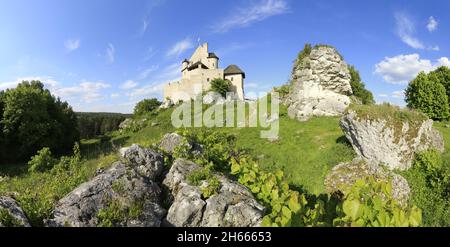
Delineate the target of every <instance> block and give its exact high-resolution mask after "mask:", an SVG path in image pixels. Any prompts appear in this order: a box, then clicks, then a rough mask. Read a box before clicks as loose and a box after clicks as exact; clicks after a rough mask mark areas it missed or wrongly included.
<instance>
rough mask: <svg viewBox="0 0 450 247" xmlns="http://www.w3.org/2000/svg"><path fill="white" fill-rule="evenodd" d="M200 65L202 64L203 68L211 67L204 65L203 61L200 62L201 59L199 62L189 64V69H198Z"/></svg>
mask: <svg viewBox="0 0 450 247" xmlns="http://www.w3.org/2000/svg"><path fill="white" fill-rule="evenodd" d="M199 65H200V66H201V67H202V68H203V69H209V68H208V66H206V65H204V64H203V63H202V62H200V61H198V62H196V63H194V64H192V65H191V66H189V67H188V68H187V69H188V70H194V69H197V68H198V66H199Z"/></svg>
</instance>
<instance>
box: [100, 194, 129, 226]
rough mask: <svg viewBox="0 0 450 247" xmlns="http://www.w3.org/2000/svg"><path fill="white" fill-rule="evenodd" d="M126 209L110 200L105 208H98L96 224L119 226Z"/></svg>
mask: <svg viewBox="0 0 450 247" xmlns="http://www.w3.org/2000/svg"><path fill="white" fill-rule="evenodd" d="M127 213H128V212H127V210H126V209H125V208H124V207H123V205H122V204H121V203H120V202H119V201H117V200H112V201H111V202H110V203H109V205H108V206H107V207H106V208H102V209H100V211H99V212H98V214H97V221H98V223H97V226H99V227H119V226H120V224H121V223H122V222H123V221H124V220H125V219H126V217H127Z"/></svg>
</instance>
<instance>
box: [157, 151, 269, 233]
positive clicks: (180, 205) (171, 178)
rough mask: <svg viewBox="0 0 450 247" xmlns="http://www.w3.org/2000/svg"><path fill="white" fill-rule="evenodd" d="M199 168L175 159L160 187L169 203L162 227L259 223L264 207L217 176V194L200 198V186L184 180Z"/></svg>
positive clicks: (235, 186) (249, 193) (246, 193)
mask: <svg viewBox="0 0 450 247" xmlns="http://www.w3.org/2000/svg"><path fill="white" fill-rule="evenodd" d="M198 169H201V167H200V166H198V165H196V164H195V163H192V162H189V161H186V160H182V159H178V160H176V161H175V162H174V164H173V165H172V168H171V169H170V171H169V173H168V174H167V177H166V179H165V180H164V182H163V184H164V185H165V186H166V187H167V188H168V189H169V190H170V195H169V197H170V198H171V201H173V203H172V206H171V207H170V209H169V211H168V213H167V218H166V224H167V225H168V226H177V227H218V226H229V227H253V226H259V225H260V224H261V221H262V218H263V216H264V211H265V209H264V207H263V206H262V205H260V204H259V203H258V202H257V201H256V200H255V199H254V198H253V196H252V193H251V192H250V191H249V190H248V189H247V188H246V187H244V186H242V185H240V184H238V183H235V182H233V181H231V180H229V179H227V178H225V177H224V176H220V175H217V178H218V179H219V181H220V189H219V191H218V192H217V193H216V194H214V195H212V196H211V197H209V198H208V199H205V198H203V196H202V190H201V188H202V186H208V184H207V183H206V182H205V183H203V184H202V185H201V186H193V185H190V184H189V182H188V181H187V177H188V176H189V174H190V173H192V172H193V171H195V170H198Z"/></svg>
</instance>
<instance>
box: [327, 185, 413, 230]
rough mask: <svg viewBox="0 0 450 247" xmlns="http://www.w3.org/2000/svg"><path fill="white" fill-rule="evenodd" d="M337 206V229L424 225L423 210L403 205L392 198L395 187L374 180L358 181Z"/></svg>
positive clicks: (335, 221) (335, 222)
mask: <svg viewBox="0 0 450 247" xmlns="http://www.w3.org/2000/svg"><path fill="white" fill-rule="evenodd" d="M344 194H345V197H344V200H343V202H342V203H341V204H339V205H338V209H337V212H339V213H340V215H339V217H338V218H336V219H335V220H334V222H333V224H334V225H335V226H356V227H408V226H413V227H417V226H420V225H421V224H422V211H421V210H420V209H419V208H417V207H416V206H411V207H408V206H401V205H400V204H399V203H398V202H397V201H395V200H394V199H392V185H391V183H386V182H376V181H375V179H374V178H373V177H368V178H367V179H359V180H357V181H356V182H355V184H354V185H353V186H352V187H351V189H349V191H345V192H344Z"/></svg>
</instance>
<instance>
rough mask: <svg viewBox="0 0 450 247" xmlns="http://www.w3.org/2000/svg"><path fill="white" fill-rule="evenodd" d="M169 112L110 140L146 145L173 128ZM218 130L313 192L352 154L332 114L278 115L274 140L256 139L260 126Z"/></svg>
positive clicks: (262, 161) (268, 166)
mask: <svg viewBox="0 0 450 247" xmlns="http://www.w3.org/2000/svg"><path fill="white" fill-rule="evenodd" d="M171 113H172V111H171V110H166V111H163V112H161V113H160V114H159V115H157V116H153V117H152V116H146V117H147V118H149V119H150V120H149V122H150V123H151V122H153V123H157V125H156V126H153V127H151V126H148V127H146V128H144V129H142V130H140V131H139V132H137V133H128V134H125V135H117V133H116V134H115V136H114V137H113V138H112V139H111V140H112V141H113V142H116V143H121V144H122V145H125V146H126V145H131V144H133V143H138V144H141V145H144V146H150V145H151V144H153V143H156V142H157V141H159V140H160V139H161V137H162V136H163V135H164V134H165V133H168V132H173V131H175V129H174V128H173V126H172V124H171V121H170V117H171ZM218 130H220V131H225V132H228V133H232V134H235V135H236V136H237V146H238V147H239V148H243V149H246V150H248V151H249V152H250V153H251V154H252V155H253V156H254V158H256V159H258V160H259V161H260V163H261V165H262V166H263V167H265V168H268V169H269V170H270V169H272V168H281V169H283V170H284V171H285V174H286V176H287V178H288V182H289V183H290V184H291V185H293V186H294V187H296V188H302V189H305V190H307V191H309V192H311V193H315V194H320V193H323V192H325V191H324V186H323V181H324V177H325V175H326V174H327V173H328V171H329V170H330V169H331V168H332V167H333V166H335V165H337V164H338V163H340V162H343V161H350V160H352V159H353V157H354V152H353V149H352V148H351V147H350V145H349V144H348V143H347V142H346V139H345V137H344V136H343V133H342V131H341V129H340V128H339V118H336V117H334V118H333V117H320V118H319V117H318V118H313V119H311V120H310V121H307V122H298V121H296V120H293V119H290V118H289V117H287V116H281V117H280V134H279V135H280V138H279V140H278V141H275V142H271V141H269V140H267V139H262V138H260V131H261V128H219V129H218ZM85 144H86V143H85Z"/></svg>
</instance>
